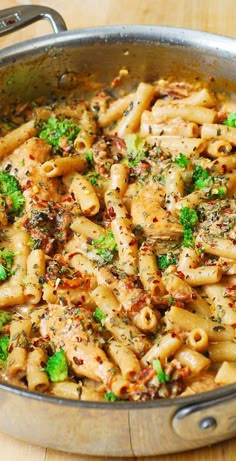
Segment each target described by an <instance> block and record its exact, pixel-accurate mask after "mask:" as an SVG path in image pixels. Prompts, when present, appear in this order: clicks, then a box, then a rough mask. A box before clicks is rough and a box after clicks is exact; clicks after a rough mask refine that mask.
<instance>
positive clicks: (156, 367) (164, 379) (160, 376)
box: [152, 359, 170, 384]
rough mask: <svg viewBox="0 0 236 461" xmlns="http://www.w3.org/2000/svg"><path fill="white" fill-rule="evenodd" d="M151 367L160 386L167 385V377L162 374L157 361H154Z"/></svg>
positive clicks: (162, 371)
mask: <svg viewBox="0 0 236 461" xmlns="http://www.w3.org/2000/svg"><path fill="white" fill-rule="evenodd" d="M152 366H153V368H154V370H155V371H156V372H157V377H158V381H159V382H160V383H161V384H164V383H167V382H168V381H169V380H170V378H169V376H168V375H167V374H166V373H165V372H164V370H163V368H162V365H161V362H160V360H159V359H154V360H153V362H152Z"/></svg>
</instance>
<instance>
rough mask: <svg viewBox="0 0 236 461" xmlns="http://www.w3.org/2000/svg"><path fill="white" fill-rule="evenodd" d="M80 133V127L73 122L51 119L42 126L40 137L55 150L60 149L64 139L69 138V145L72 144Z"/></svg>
mask: <svg viewBox="0 0 236 461" xmlns="http://www.w3.org/2000/svg"><path fill="white" fill-rule="evenodd" d="M79 131H80V129H79V127H78V125H77V124H76V123H75V122H74V121H73V120H70V119H62V118H56V117H49V119H48V120H47V121H45V122H44V123H43V124H42V127H41V131H40V133H39V137H40V138H41V139H44V141H46V142H47V143H48V144H50V145H51V146H52V147H54V148H55V149H58V148H59V147H60V143H61V140H62V138H64V137H65V138H67V140H68V142H69V144H72V143H73V141H74V140H75V138H76V136H77V135H78V133H79Z"/></svg>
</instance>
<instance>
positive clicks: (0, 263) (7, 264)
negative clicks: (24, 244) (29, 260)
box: [0, 248, 15, 282]
mask: <svg viewBox="0 0 236 461" xmlns="http://www.w3.org/2000/svg"><path fill="white" fill-rule="evenodd" d="M14 256H15V253H13V251H11V250H8V249H7V248H2V249H1V250H0V281H1V282H3V281H4V280H6V279H7V278H8V277H10V275H12V270H11V268H12V264H13V261H14Z"/></svg>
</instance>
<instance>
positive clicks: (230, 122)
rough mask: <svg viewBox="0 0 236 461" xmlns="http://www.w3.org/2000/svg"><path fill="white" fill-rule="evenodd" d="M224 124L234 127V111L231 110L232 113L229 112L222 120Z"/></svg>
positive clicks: (235, 116) (235, 126) (235, 118)
mask: <svg viewBox="0 0 236 461" xmlns="http://www.w3.org/2000/svg"><path fill="white" fill-rule="evenodd" d="M223 124H224V125H227V126H232V127H233V128H236V112H233V113H232V114H229V115H228V117H227V119H226V120H224V121H223Z"/></svg>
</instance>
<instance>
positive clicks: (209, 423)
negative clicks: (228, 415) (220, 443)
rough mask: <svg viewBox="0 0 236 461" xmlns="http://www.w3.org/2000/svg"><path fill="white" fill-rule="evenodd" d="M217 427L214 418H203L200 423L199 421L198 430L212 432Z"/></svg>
mask: <svg viewBox="0 0 236 461" xmlns="http://www.w3.org/2000/svg"><path fill="white" fill-rule="evenodd" d="M216 426H217V422H216V420H215V418H213V417H212V416H208V417H206V418H203V419H202V420H201V421H199V427H200V429H202V430H203V431H209V432H211V431H213V429H215V428H216Z"/></svg>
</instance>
